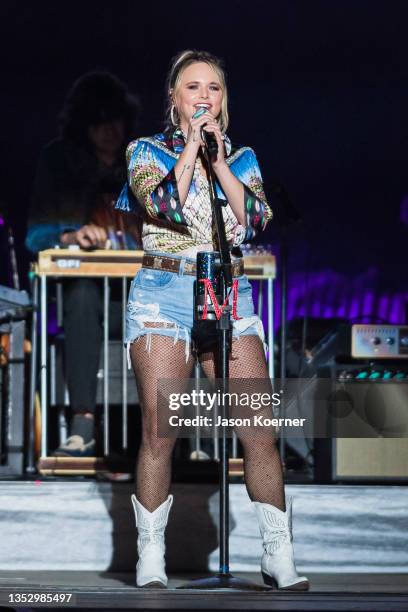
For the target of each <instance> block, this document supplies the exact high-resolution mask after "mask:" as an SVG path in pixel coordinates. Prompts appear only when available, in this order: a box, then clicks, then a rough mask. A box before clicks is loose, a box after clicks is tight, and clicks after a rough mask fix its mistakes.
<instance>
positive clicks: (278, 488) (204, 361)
mask: <svg viewBox="0 0 408 612" xmlns="http://www.w3.org/2000/svg"><path fill="white" fill-rule="evenodd" d="M200 361H201V366H202V368H203V370H204V372H205V374H206V375H207V377H208V378H213V377H214V354H213V353H206V354H203V355H202V356H201V359H200ZM229 376H230V378H235V379H240V380H242V387H240V390H241V391H244V390H245V389H246V390H247V392H248V394H250V393H252V392H257V391H260V388H259V386H258V384H256V383H254V382H252V383H251V381H253V379H263V381H265V382H264V383H263V385H262V391H263V392H265V391H266V390H267V391H268V393H272V385H269V382H267V381H269V374H268V370H267V366H266V360H265V355H264V350H263V346H262V343H261V341H260V339H259V337H258V336H242V337H241V338H240V339H239V340H233V343H232V353H231V358H230V362H229ZM245 380H247V381H248V384H247V386H246V385H245ZM265 385H267V388H266V387H265ZM239 412H240V410H239V407H238V408H237V409H236V410H234V409H233V408H232V409H231V410H230V415H231V416H242V415H241V414H237V413H239ZM256 414H257V415H259V416H262V417H272V416H273V414H272V411H271V409H270V408H266V407H265V408H261V409H260V410H257V411H256ZM246 416H248V412H246ZM235 432H236V434H237V436H238V439H239V440H240V442H241V444H242V447H243V451H244V473H245V484H246V487H247V491H248V495H249V497H250V499H251V500H252V501H259V502H262V503H267V504H272V505H273V506H276V507H277V508H279V510H283V511H285V493H284V486H283V474H282V464H281V460H280V455H279V451H278V448H277V446H276V436H275V432H274V431H273V430H272V429H271V428H270V427H267V428H265V430H263V429H262V428H260V427H254V428H252V429H251V428H248V427H235Z"/></svg>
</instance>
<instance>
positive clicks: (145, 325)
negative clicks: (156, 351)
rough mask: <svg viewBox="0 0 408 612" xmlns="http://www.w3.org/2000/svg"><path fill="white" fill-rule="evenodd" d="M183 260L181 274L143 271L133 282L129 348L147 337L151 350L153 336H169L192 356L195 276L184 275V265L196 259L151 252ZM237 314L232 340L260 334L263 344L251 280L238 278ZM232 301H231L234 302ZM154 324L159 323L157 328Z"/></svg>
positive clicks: (127, 334) (147, 346)
mask: <svg viewBox="0 0 408 612" xmlns="http://www.w3.org/2000/svg"><path fill="white" fill-rule="evenodd" d="M149 254H151V255H161V256H166V255H167V256H168V257H172V258H173V259H175V258H177V259H180V260H181V264H180V269H179V271H178V272H167V271H164V270H153V269H150V268H141V269H140V270H139V272H138V273H137V274H136V276H135V278H134V279H133V281H132V284H131V286H130V291H129V300H128V305H127V311H126V346H127V350H128V356H129V347H130V345H131V344H132V343H133V342H135V341H136V340H139V338H142V337H143V336H145V337H146V349H147V350H148V351H150V346H151V336H152V335H153V334H154V335H160V336H169V337H171V338H174V343H176V342H177V341H178V340H183V341H184V342H185V345H186V360H188V357H189V354H190V342H191V330H192V327H193V315H194V313H193V308H194V296H193V290H194V280H195V276H192V275H189V274H183V269H184V265H185V262H187V261H188V262H193V263H195V259H191V258H188V257H184V256H182V255H177V254H174V253H159V252H156V251H155V252H149ZM237 280H238V302H237V315H238V317H241V318H240V319H239V320H237V321H233V337H234V338H239V337H240V336H244V335H245V336H246V335H258V336H259V337H260V338H261V340H262V342H263V343H264V340H265V334H264V330H263V325H262V321H261V320H260V319H259V317H258V316H257V315H256V314H255V312H254V303H253V300H252V287H251V285H250V283H249V281H248V278H247V277H246V276H245V275H243V276H240V277H238V279H237ZM231 300H232V298H230V302H231ZM155 324H160V325H159V326H157V327H154V325H155Z"/></svg>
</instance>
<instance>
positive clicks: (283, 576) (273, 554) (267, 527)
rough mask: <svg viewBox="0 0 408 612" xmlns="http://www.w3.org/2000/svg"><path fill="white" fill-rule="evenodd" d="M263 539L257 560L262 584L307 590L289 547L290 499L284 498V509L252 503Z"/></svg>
mask: <svg viewBox="0 0 408 612" xmlns="http://www.w3.org/2000/svg"><path fill="white" fill-rule="evenodd" d="M252 505H253V506H254V508H255V512H256V515H257V518H258V521H259V530H260V532H261V536H262V539H263V549H264V553H263V555H262V561H261V571H262V577H263V579H264V582H265V584H267V585H269V586H274V587H277V588H278V589H287V590H289V591H307V590H308V588H309V581H308V579H307V578H306V577H305V576H298V573H297V571H296V567H295V562H294V559H293V546H292V498H291V497H290V498H288V499H287V507H286V512H282V510H279V509H278V508H275V506H272V505H271V504H262V503H261V502H253V503H252Z"/></svg>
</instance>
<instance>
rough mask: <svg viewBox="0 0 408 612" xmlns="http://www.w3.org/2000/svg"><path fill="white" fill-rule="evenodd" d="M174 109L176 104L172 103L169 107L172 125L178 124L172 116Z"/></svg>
mask: <svg viewBox="0 0 408 612" xmlns="http://www.w3.org/2000/svg"><path fill="white" fill-rule="evenodd" d="M175 110H176V105H175V104H172V105H171V109H170V119H171V122H172V124H173V125H178V121H176V120H175V118H174V111H175Z"/></svg>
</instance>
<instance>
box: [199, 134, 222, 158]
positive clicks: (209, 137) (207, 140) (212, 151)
mask: <svg viewBox="0 0 408 612" xmlns="http://www.w3.org/2000/svg"><path fill="white" fill-rule="evenodd" d="M203 127H204V126H202V128H201V140H202V141H203V142H204V144H205V146H206V148H207V151H208V153H209V156H210V159H211V161H212V162H214V161H216V159H217V155H218V143H217V140H216V138H215V136H214V134H212V133H211V132H206V131H205V130H204V129H203Z"/></svg>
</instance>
